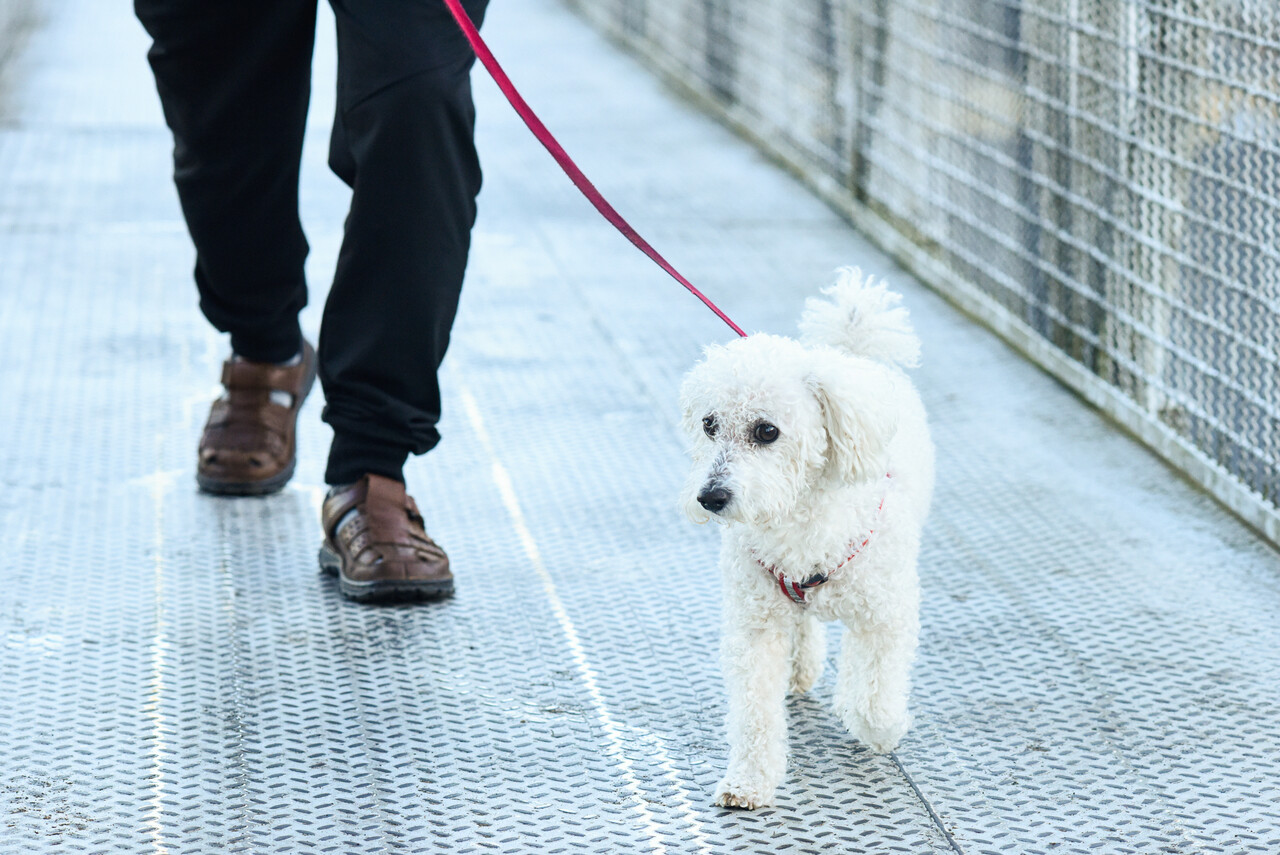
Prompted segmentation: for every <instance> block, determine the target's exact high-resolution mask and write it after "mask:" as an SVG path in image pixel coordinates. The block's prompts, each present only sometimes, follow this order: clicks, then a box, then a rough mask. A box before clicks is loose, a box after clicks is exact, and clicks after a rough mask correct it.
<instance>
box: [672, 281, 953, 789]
mask: <svg viewBox="0 0 1280 855" xmlns="http://www.w3.org/2000/svg"><path fill="white" fill-rule="evenodd" d="M824 293H825V294H826V295H827V297H828V299H827V300H818V299H811V300H809V301H808V302H807V304H806V308H805V313H804V318H803V320H802V324H801V328H802V336H801V339H800V341H795V340H792V339H789V338H784V337H781V336H774V335H763V334H762V335H753V336H749V337H747V338H743V339H739V340H737V341H734V342H732V343H730V344H728V345H724V346H713V347H710V348H708V349H707V351H706V358H705V359H704V360H703V361H702V362H701V363H699V364H698V365H697V366H695V367H694V368H693V369H692V370H691V371H690V372H689V374H688V375H687V376H686V378H685V381H684V384H683V386H682V389H681V405H682V410H683V421H684V426H685V429H686V431H687V432H688V434H689V437H690V439H691V441H692V444H691V448H690V453H691V456H692V457H693V459H694V466H693V470H692V472H691V474H690V476H689V480H688V482H687V484H686V487H685V490H684V492H683V495H682V502H683V506H684V508H685V511H686V513H687V514H688V515H689V516H690V517H691V518H692V519H694V520H695V521H699V522H705V521H706V520H707V519H709V518H712V517H714V518H716V519H718V520H720V521H722V522H724V523H726V524H727V525H726V528H725V531H724V538H723V543H722V548H721V558H720V566H721V575H722V582H723V590H724V606H723V627H722V639H721V665H722V668H723V671H724V676H725V682H726V686H727V688H728V694H729V715H728V732H729V769H728V772H727V774H726V775H725V777H724V780H723V781H721V782H720V785H719V787H718V788H717V790H716V794H715V801H716V804H719V805H723V806H726V807H744V808H756V807H760V806H762V805H767V804H770V803H772V800H773V796H774V791H775V790H776V788H777V786H778V785H779V784H780V783H781V781H782V779H783V775H784V772H785V769H786V754H787V739H786V720H785V707H784V698H785V696H786V694H787V692H789V691H790V692H804V691H807V690H808V689H809V688H811V687H812V686H813V685H814V683H815V682H816V681H817V680H818V678H819V676H820V675H821V672H822V665H823V660H824V658H825V650H824V644H823V640H824V636H823V630H822V625H821V623H820V621H826V620H839V621H840V622H841V623H843V624H844V626H845V632H844V638H843V642H842V649H841V654H840V665H839V670H838V674H837V677H836V686H835V710H836V713H837V714H838V715H839V716H840V718H841V720H842V721H843V722H844V724H845V726H846V727H847V728H848V729H849V731H850V733H852V734H853V735H854V736H855V737H856V738H857V739H858V740H860V741H861V742H863V743H864V744H865V745H867V746H868V747H869V748H871V749H872V750H873V751H878V752H887V751H892V750H893V749H894V748H895V747H896V746H897V744H898V741H899V740H900V739H901V738H902V736H903V735H904V734H905V733H906V732H907V728H908V726H909V724H910V716H909V714H908V712H907V694H908V689H909V672H910V667H911V661H912V658H913V657H914V655H915V649H916V639H917V635H918V630H919V618H918V606H919V586H918V583H917V579H916V556H917V553H918V551H919V547H920V530H921V527H922V525H923V523H924V519H925V516H926V514H927V513H928V508H929V501H930V496H931V494H932V491H933V476H934V473H933V443H932V441H931V440H930V438H929V429H928V424H927V420H926V416H925V411H924V406H923V404H922V403H921V401H920V397H919V395H918V394H917V393H916V390H915V387H914V386H913V385H912V384H911V381H910V380H909V379H908V378H907V376H906V374H904V373H903V371H902V368H901V366H909V365H913V364H915V363H916V361H917V360H918V358H919V349H920V343H919V340H918V339H917V338H916V336H915V334H914V333H913V332H912V330H911V326H910V323H909V322H908V319H907V312H906V309H904V308H902V307H901V306H900V305H899V302H900V299H901V298H900V297H899V295H897V294H895V293H893V292H891V291H888V290H887V289H886V288H885V287H884V286H883V285H872V284H870V283H869V282H865V281H864V280H863V279H862V277H861V275H860V274H859V273H858V271H856V270H844V271H841V273H840V278H839V280H838V281H837V283H836V284H835V285H834V286H833V287H831V288H829V289H827V290H826V291H825V292H824ZM770 428H776V438H773V439H770V438H771V437H774V436H775V434H774V433H773V431H772V430H771V429H770ZM886 475H890V476H892V477H890V478H886V477H885V476H886ZM886 487H887V492H886ZM881 500H883V503H882V501H881ZM721 502H723V504H721ZM873 530H874V534H873V535H872V536H871V540H870V541H869V542H868V544H867V546H866V547H865V548H864V549H863V550H861V551H860V552H859V553H858V555H857V557H856V558H855V559H854V560H853V561H851V562H849V563H848V564H846V565H845V566H843V567H840V569H839V570H835V569H834V568H836V567H837V566H838V565H839V564H840V562H841V561H842V560H843V559H844V558H845V557H846V556H847V555H849V554H850V550H851V545H852V544H855V543H856V542H860V541H861V540H862V539H863V538H864V537H865V536H866V535H867V534H868V533H869V532H872V531H873ZM762 565H773V566H776V567H777V568H781V569H782V571H783V572H785V574H786V575H787V576H788V577H790V578H792V579H803V578H805V577H808V576H810V575H811V574H814V573H819V572H821V573H830V574H831V577H830V580H829V581H827V582H826V583H825V584H823V585H821V586H820V587H817V588H814V589H812V590H811V591H810V592H809V593H808V595H807V597H806V602H805V603H804V604H800V603H796V602H793V601H792V600H791V599H790V598H788V597H787V596H786V595H785V594H784V593H783V592H782V591H781V590H780V588H779V584H778V582H777V580H775V578H774V577H773V576H771V575H770V573H769V572H768V571H766V570H765V569H764V566H762ZM833 571H834V572H833Z"/></svg>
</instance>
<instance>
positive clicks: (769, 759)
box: [715, 604, 791, 809]
mask: <svg viewBox="0 0 1280 855" xmlns="http://www.w3.org/2000/svg"><path fill="white" fill-rule="evenodd" d="M732 611H733V608H732V606H730V605H728V604H726V615H725V625H724V634H723V636H722V637H721V642H720V665H721V668H722V669H723V671H724V679H725V687H726V688H727V689H728V693H729V716H728V726H729V727H728V730H729V770H728V772H726V773H725V776H724V780H722V781H721V782H720V784H719V786H717V787H716V794H715V803H716V804H717V805H720V806H721V807H739V808H748V809H753V808H758V807H763V806H764V805H767V804H771V803H772V802H773V793H774V790H776V789H777V787H778V785H779V784H780V783H782V777H783V775H784V774H785V773H786V768H787V720H786V707H785V703H784V701H785V697H786V691H787V682H788V678H789V677H790V673H791V639H790V637H789V636H790V627H786V626H778V625H775V624H771V623H768V622H762V621H760V620H759V618H757V619H755V620H751V621H747V620H745V619H744V617H745V616H744V615H741V614H737V615H735V614H732V613H731V612H732Z"/></svg>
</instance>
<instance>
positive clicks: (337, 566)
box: [318, 543, 453, 603]
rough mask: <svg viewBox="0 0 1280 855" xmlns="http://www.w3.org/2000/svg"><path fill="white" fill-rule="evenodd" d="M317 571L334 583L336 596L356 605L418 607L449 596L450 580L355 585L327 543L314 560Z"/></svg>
mask: <svg viewBox="0 0 1280 855" xmlns="http://www.w3.org/2000/svg"><path fill="white" fill-rule="evenodd" d="M318 559H319V562H320V570H321V572H323V573H325V574H326V575H328V576H335V577H337V579H338V593H340V594H342V596H344V597H346V598H347V599H348V600H352V601H354V602H357V603H421V602H427V601H431V600H443V599H447V598H448V597H451V596H453V580H447V581H443V582H409V581H405V580H396V579H389V580H379V581H372V582H356V581H354V580H352V579H348V578H347V577H346V575H345V574H344V573H343V572H342V558H341V556H339V555H338V553H337V552H336V551H335V550H334V549H333V548H331V547H330V546H329V545H328V544H327V543H326V544H323V545H321V547H320V554H319V556H318Z"/></svg>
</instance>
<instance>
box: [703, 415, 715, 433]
mask: <svg viewBox="0 0 1280 855" xmlns="http://www.w3.org/2000/svg"><path fill="white" fill-rule="evenodd" d="M702 432H703V433H705V434H706V435H707V436H715V435H716V417H715V416H704V417H703V419H702Z"/></svg>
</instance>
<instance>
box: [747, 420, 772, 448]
mask: <svg viewBox="0 0 1280 855" xmlns="http://www.w3.org/2000/svg"><path fill="white" fill-rule="evenodd" d="M751 435H752V436H753V437H755V440H756V442H758V443H760V444H761V445H768V444H769V443H771V442H773V441H775V440H776V439H777V438H778V428H777V426H776V425H771V424H769V423H768V422H761V423H760V424H758V425H756V429H755V430H753V431H752V432H751Z"/></svg>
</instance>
